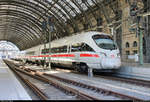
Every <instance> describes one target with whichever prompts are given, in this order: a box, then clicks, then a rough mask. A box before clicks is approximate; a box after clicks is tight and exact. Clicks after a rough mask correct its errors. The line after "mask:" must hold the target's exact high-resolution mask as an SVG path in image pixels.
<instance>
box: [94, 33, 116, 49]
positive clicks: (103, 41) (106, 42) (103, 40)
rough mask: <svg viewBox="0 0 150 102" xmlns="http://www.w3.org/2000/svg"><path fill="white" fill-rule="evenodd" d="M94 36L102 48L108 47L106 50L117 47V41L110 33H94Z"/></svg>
mask: <svg viewBox="0 0 150 102" xmlns="http://www.w3.org/2000/svg"><path fill="white" fill-rule="evenodd" d="M92 38H93V39H94V41H95V42H96V44H97V45H98V46H99V47H100V48H102V49H106V50H115V49H117V45H116V43H115V42H114V41H113V39H112V38H111V37H110V36H108V35H94V36H93V37H92Z"/></svg>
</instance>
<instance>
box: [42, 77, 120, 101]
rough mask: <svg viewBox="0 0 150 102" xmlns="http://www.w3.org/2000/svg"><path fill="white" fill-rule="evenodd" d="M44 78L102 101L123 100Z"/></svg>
mask: <svg viewBox="0 0 150 102" xmlns="http://www.w3.org/2000/svg"><path fill="white" fill-rule="evenodd" d="M44 77H46V78H47V79H50V80H53V81H57V82H58V83H61V84H63V85H67V86H69V87H72V88H75V89H77V90H78V91H81V92H84V93H87V94H89V95H91V96H95V97H97V98H98V99H102V100H122V99H121V98H118V97H115V96H112V95H106V94H102V93H98V92H95V91H92V90H89V89H86V88H82V87H79V86H75V85H72V84H69V83H65V82H64V81H58V80H56V79H55V78H50V77H47V76H44Z"/></svg>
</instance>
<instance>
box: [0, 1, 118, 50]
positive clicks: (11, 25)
mask: <svg viewBox="0 0 150 102" xmlns="http://www.w3.org/2000/svg"><path fill="white" fill-rule="evenodd" d="M119 2H120V0H0V40H6V41H9V42H12V43H14V44H16V46H18V48H19V49H20V50H24V49H27V48H30V47H32V46H35V45H38V44H41V43H43V39H44V33H43V32H44V31H43V29H42V22H43V21H44V20H47V19H48V17H52V18H53V19H52V20H53V22H54V33H52V34H53V35H52V39H56V38H57V37H58V36H59V37H63V36H68V35H69V34H70V33H71V32H70V30H69V29H68V28H69V27H70V28H72V29H73V32H79V31H80V30H79V25H78V24H77V22H76V21H77V20H79V19H80V18H83V17H84V18H85V19H86V21H87V22H88V21H90V20H89V19H88V15H89V14H92V16H93V17H94V18H95V19H97V17H98V16H104V17H105V20H106V21H107V22H108V23H110V22H111V21H113V20H114V19H116V17H118V15H121V14H120V9H119V8H118V7H119V6H118V5H119ZM106 6H107V8H106ZM108 6H109V9H111V10H112V13H113V15H114V16H113V17H110V14H109V11H108V10H107V9H108ZM96 10H98V11H99V12H100V13H101V14H102V15H97V13H96V12H95V11H96ZM83 24H84V23H83ZM48 33H49V31H48V29H46V35H48Z"/></svg>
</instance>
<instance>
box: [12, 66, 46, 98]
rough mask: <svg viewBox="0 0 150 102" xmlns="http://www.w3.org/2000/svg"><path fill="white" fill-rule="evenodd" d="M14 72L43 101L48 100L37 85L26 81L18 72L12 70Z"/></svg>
mask: <svg viewBox="0 0 150 102" xmlns="http://www.w3.org/2000/svg"><path fill="white" fill-rule="evenodd" d="M11 69H12V70H13V72H14V73H15V74H16V75H17V76H18V77H19V78H20V79H21V80H22V81H23V82H24V83H25V84H26V85H27V86H28V87H29V88H30V89H31V90H32V91H33V92H34V93H35V94H36V95H37V96H38V97H39V98H40V99H41V100H48V97H47V96H46V95H45V94H44V93H43V92H42V91H41V89H39V88H38V87H37V86H36V85H34V84H33V83H31V82H30V81H29V80H27V79H25V78H24V77H23V76H22V75H21V74H19V73H18V72H17V70H15V69H13V68H11Z"/></svg>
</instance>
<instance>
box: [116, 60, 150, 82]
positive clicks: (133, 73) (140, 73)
mask: <svg viewBox="0 0 150 102" xmlns="http://www.w3.org/2000/svg"><path fill="white" fill-rule="evenodd" d="M116 73H117V74H116V75H118V76H126V77H130V78H137V79H142V80H148V81H150V64H149V63H144V64H143V65H140V64H139V63H127V62H126V63H125V62H123V63H122V67H121V68H120V69H119V70H117V71H116Z"/></svg>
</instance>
